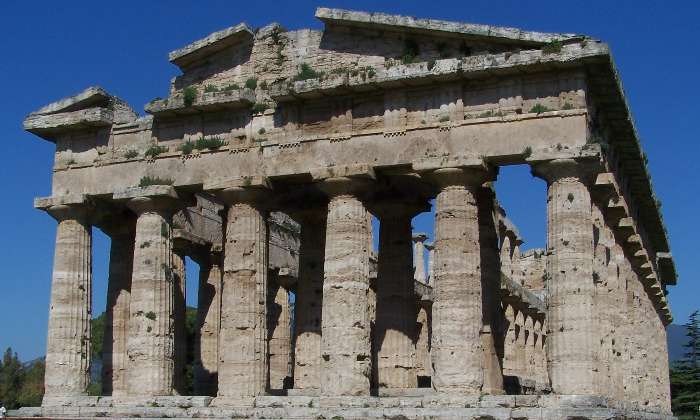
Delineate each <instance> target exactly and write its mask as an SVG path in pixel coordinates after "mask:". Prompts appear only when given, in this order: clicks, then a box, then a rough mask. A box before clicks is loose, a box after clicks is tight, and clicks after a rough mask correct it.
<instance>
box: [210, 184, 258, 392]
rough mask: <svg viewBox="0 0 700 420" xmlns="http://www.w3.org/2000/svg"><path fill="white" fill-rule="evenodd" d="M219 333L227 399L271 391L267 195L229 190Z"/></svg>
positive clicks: (222, 382) (225, 197) (222, 386)
mask: <svg viewBox="0 0 700 420" xmlns="http://www.w3.org/2000/svg"><path fill="white" fill-rule="evenodd" d="M220 197H221V198H222V199H223V200H224V201H225V202H226V204H227V205H228V210H227V218H226V242H225V246H224V264H223V266H224V274H223V288H222V295H221V330H220V332H219V390H218V396H219V397H221V398H222V399H237V398H250V397H255V396H257V395H262V394H264V393H265V390H266V389H267V384H268V382H267V374H268V361H267V308H266V306H267V305H266V295H267V276H268V253H267V238H268V229H267V211H266V210H265V208H264V206H263V199H264V197H265V192H264V191H262V190H258V189H253V188H251V189H245V188H236V187H234V188H229V189H226V190H224V191H223V192H222V193H221V194H220Z"/></svg>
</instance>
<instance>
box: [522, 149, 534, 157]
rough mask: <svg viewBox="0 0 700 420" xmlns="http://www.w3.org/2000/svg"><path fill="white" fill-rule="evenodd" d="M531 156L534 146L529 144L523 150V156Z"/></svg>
mask: <svg viewBox="0 0 700 420" xmlns="http://www.w3.org/2000/svg"><path fill="white" fill-rule="evenodd" d="M530 156H532V147H530V146H527V147H526V148H525V149H524V150H523V157H524V158H525V159H527V158H529V157H530Z"/></svg>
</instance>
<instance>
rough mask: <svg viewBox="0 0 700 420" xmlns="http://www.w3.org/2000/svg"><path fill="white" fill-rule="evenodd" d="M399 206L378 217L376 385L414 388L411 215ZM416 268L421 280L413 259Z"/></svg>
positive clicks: (391, 207) (414, 326)
mask: <svg viewBox="0 0 700 420" xmlns="http://www.w3.org/2000/svg"><path fill="white" fill-rule="evenodd" d="M401 207H403V206H401V203H399V205H398V206H390V207H389V208H388V209H384V210H383V214H382V217H381V219H380V229H379V262H378V270H377V319H376V333H375V334H376V335H375V338H376V343H377V381H378V384H377V385H378V387H379V388H415V387H417V377H416V348H415V345H414V340H415V339H416V331H415V329H416V319H417V318H416V317H417V314H416V303H415V297H414V292H413V282H414V279H413V277H414V276H413V250H412V248H413V247H412V238H411V215H412V214H411V213H408V212H406V211H404V210H403V209H402V208H401ZM421 251H422V243H421ZM420 259H421V260H422V252H420ZM416 269H417V270H420V273H418V276H419V277H420V278H422V281H423V282H424V281H425V270H424V266H423V263H422V261H416Z"/></svg>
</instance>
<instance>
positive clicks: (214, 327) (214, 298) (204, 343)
mask: <svg viewBox="0 0 700 420" xmlns="http://www.w3.org/2000/svg"><path fill="white" fill-rule="evenodd" d="M197 263H198V264H199V293H198V294H197V331H196V338H195V349H194V392H195V395H209V396H215V395H216V394H217V389H218V372H219V366H218V364H219V324H220V316H221V275H222V274H221V255H219V254H218V253H216V254H214V253H212V254H207V255H204V256H202V257H201V258H199V259H198V261H197Z"/></svg>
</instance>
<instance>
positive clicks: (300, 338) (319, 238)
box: [294, 205, 328, 390]
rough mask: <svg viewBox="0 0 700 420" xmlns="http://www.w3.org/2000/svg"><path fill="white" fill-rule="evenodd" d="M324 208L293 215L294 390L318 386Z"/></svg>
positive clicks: (326, 211) (310, 388)
mask: <svg viewBox="0 0 700 420" xmlns="http://www.w3.org/2000/svg"><path fill="white" fill-rule="evenodd" d="M327 213H328V209H327V207H326V205H323V206H318V207H315V208H311V209H308V210H304V211H301V212H296V213H294V219H295V220H296V221H297V222H298V223H299V224H300V225H301V239H300V245H299V280H298V283H297V293H296V301H295V302H294V308H295V311H296V313H295V315H296V316H295V328H296V332H295V336H296V339H295V350H294V363H295V366H294V388H295V389H305V390H319V389H320V387H321V325H322V321H321V309H322V306H323V261H324V255H325V246H326V245H325V244H326V217H327Z"/></svg>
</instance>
